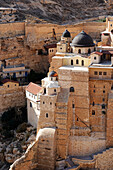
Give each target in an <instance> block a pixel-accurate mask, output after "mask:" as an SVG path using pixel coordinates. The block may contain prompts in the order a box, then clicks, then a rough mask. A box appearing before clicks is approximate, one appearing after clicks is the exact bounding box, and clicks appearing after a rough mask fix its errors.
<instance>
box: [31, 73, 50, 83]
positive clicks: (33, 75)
mask: <svg viewBox="0 0 113 170" xmlns="http://www.w3.org/2000/svg"><path fill="white" fill-rule="evenodd" d="M46 75H47V72H46V71H45V73H36V72H35V71H34V70H31V71H30V73H29V74H28V81H29V82H33V83H35V82H36V81H41V79H43V78H44V77H46Z"/></svg>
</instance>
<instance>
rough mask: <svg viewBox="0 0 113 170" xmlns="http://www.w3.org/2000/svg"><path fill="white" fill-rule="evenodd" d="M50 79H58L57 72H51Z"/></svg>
mask: <svg viewBox="0 0 113 170" xmlns="http://www.w3.org/2000/svg"><path fill="white" fill-rule="evenodd" d="M49 77H58V74H57V73H56V72H55V71H51V72H50V73H49Z"/></svg>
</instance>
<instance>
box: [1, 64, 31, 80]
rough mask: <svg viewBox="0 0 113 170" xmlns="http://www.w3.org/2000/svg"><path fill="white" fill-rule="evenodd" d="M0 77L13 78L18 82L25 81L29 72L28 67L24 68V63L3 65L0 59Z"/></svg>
mask: <svg viewBox="0 0 113 170" xmlns="http://www.w3.org/2000/svg"><path fill="white" fill-rule="evenodd" d="M0 64H1V68H0V69H1V71H0V76H1V78H3V79H5V78H13V79H16V80H17V81H19V82H20V83H24V82H26V81H27V76H28V73H30V69H29V68H26V67H25V65H24V64H19V65H7V66H6V65H5V63H4V61H0Z"/></svg>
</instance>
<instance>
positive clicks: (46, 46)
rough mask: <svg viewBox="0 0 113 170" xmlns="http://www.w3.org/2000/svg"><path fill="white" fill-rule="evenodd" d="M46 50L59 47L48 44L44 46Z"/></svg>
mask: <svg viewBox="0 0 113 170" xmlns="http://www.w3.org/2000/svg"><path fill="white" fill-rule="evenodd" d="M44 47H45V48H47V49H48V48H56V47H57V44H46V45H44Z"/></svg>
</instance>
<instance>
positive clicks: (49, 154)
mask: <svg viewBox="0 0 113 170" xmlns="http://www.w3.org/2000/svg"><path fill="white" fill-rule="evenodd" d="M55 141H56V129H55V128H44V129H40V130H39V132H38V135H37V139H36V141H35V142H34V143H33V144H31V145H30V146H29V147H28V149H27V151H26V153H25V155H24V156H22V157H21V158H20V159H18V160H17V161H15V162H14V164H13V165H12V166H11V167H10V170H22V169H24V170H33V169H35V168H37V169H40V170H44V169H46V170H54V167H55V160H56V142H55Z"/></svg>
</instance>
